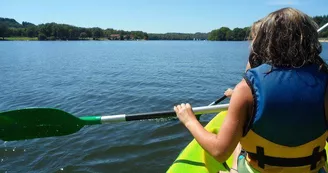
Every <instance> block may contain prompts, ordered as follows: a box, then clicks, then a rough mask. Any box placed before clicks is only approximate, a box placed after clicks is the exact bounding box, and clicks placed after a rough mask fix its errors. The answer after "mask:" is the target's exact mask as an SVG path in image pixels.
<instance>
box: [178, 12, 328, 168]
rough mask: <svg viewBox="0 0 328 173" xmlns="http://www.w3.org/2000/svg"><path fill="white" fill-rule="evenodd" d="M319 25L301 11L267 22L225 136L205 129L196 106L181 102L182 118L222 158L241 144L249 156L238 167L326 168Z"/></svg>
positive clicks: (325, 76)
mask: <svg viewBox="0 0 328 173" xmlns="http://www.w3.org/2000/svg"><path fill="white" fill-rule="evenodd" d="M317 28H318V26H317V24H316V23H315V22H314V21H313V19H312V18H311V17H309V16H308V15H306V14H304V13H302V12H301V11H299V10H296V9H294V8H283V9H280V10H277V11H274V12H272V13H270V14H269V15H268V16H266V17H265V18H263V19H262V20H261V25H260V27H259V29H258V32H257V34H256V37H255V38H254V39H253V41H252V44H251V50H250V56H249V63H250V66H251V68H250V69H248V70H247V71H246V73H245V75H244V78H243V80H242V81H241V82H240V83H239V84H237V85H236V87H235V88H234V91H233V94H232V96H231V100H230V105H229V109H228V112H227V116H226V118H225V120H224V122H223V124H222V126H221V127H220V131H219V132H218V134H213V133H210V132H208V131H206V130H205V129H204V127H203V126H202V125H201V124H200V123H199V122H198V120H197V119H196V117H195V115H194V113H193V111H192V106H191V105H190V104H188V103H187V104H184V103H182V104H180V105H177V106H174V110H175V112H176V114H177V116H178V118H179V120H180V121H181V122H182V123H183V124H184V125H185V126H186V128H187V129H188V130H189V131H190V132H191V134H192V135H193V136H194V138H195V139H196V140H197V142H198V143H199V144H200V145H201V146H202V148H203V149H204V150H206V151H207V152H208V153H209V154H211V155H212V156H213V157H214V158H215V159H216V160H218V161H219V162H221V163H222V162H224V161H226V160H227V159H228V158H229V157H230V155H231V154H232V153H233V151H234V150H235V148H236V146H237V144H238V143H239V142H240V144H241V147H242V148H243V149H244V150H245V151H246V152H247V156H246V158H245V157H244V158H243V159H241V160H239V162H238V168H237V166H236V165H233V167H232V169H231V172H237V170H238V172H241V173H243V172H268V173H273V172H279V173H285V172H286V173H303V172H310V173H312V172H313V173H317V172H326V169H327V166H326V165H325V164H326V159H327V156H326V151H325V149H324V148H325V145H326V139H327V137H328V133H327V117H328V92H326V91H327V81H328V67H327V64H326V63H325V61H324V60H323V59H322V58H321V57H320V56H319V55H320V53H321V51H322V47H321V44H320V42H319V40H318V33H317ZM258 62H260V63H258ZM326 110H327V111H326Z"/></svg>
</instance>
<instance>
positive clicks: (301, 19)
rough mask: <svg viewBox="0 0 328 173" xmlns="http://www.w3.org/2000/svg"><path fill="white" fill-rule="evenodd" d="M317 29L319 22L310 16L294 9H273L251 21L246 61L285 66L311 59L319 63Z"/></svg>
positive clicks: (300, 63)
mask: <svg viewBox="0 0 328 173" xmlns="http://www.w3.org/2000/svg"><path fill="white" fill-rule="evenodd" d="M317 29H318V25H317V24H316V23H315V22H314V20H313V19H312V18H311V17H309V16H308V15H306V14H304V13H302V12H301V11H298V10H296V9H293V8H283V9H280V10H278V11H275V12H272V13H270V14H269V15H268V16H266V17H265V18H263V19H261V20H260V22H256V23H254V24H253V27H252V30H254V31H252V34H254V37H253V41H252V46H251V53H250V59H249V61H250V63H251V64H252V63H253V64H255V66H257V65H260V64H262V63H270V64H272V65H274V66H284V67H301V66H303V65H305V64H311V63H315V64H320V65H322V64H323V63H324V61H323V60H322V59H321V58H320V56H319V54H320V53H321V49H322V48H321V44H320V42H319V40H318V33H317ZM254 62H255V63H254ZM256 62H257V63H256ZM258 62H261V63H259V64H258ZM252 67H254V66H252Z"/></svg>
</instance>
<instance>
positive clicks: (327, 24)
mask: <svg viewBox="0 0 328 173" xmlns="http://www.w3.org/2000/svg"><path fill="white" fill-rule="evenodd" d="M327 26H328V23H326V24H325V25H323V26H322V27H321V28H319V29H318V32H320V31H322V30H323V29H325V28H326V27H327Z"/></svg>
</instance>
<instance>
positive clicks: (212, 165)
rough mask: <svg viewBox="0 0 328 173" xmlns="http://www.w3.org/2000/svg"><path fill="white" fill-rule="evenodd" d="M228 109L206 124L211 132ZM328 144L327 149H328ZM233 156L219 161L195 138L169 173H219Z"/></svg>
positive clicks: (219, 124)
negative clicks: (224, 161)
mask: <svg viewBox="0 0 328 173" xmlns="http://www.w3.org/2000/svg"><path fill="white" fill-rule="evenodd" d="M226 113H227V111H223V112H220V113H219V114H218V115H217V116H215V117H214V118H213V119H212V120H211V121H210V122H209V123H208V124H207V125H206V126H205V129H206V130H207V131H209V132H213V133H217V132H218V131H219V130H220V126H221V124H222V122H223V120H224V118H225V116H226ZM327 146H328V145H326V151H328V147H327ZM232 159H233V158H232V156H230V158H229V159H228V160H227V161H226V163H219V162H217V161H216V160H215V159H214V158H213V157H212V156H210V155H209V154H208V153H207V152H206V151H204V150H203V148H202V147H201V146H200V145H199V144H198V143H197V141H196V140H195V139H194V140H192V141H191V142H190V143H189V144H188V145H187V147H186V148H185V149H183V150H182V152H181V153H180V154H179V156H178V158H177V159H176V160H175V161H174V162H173V164H172V165H171V166H170V168H169V169H168V170H167V173H180V172H181V173H184V172H186V173H218V172H219V171H228V170H229V167H231V164H232Z"/></svg>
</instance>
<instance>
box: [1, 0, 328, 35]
mask: <svg viewBox="0 0 328 173" xmlns="http://www.w3.org/2000/svg"><path fill="white" fill-rule="evenodd" d="M0 6H1V8H0V17H6V18H14V19H16V21H17V22H19V23H21V22H23V21H27V22H31V23H34V24H41V23H50V22H56V23H62V24H70V25H74V26H78V27H100V28H103V29H106V28H113V29H121V30H126V31H144V32H148V33H167V32H181V33H195V32H210V31H211V30H213V29H218V28H220V27H223V26H225V27H229V28H230V29H233V28H236V27H240V28H243V27H247V26H251V25H252V23H253V22H255V21H256V20H259V19H261V18H262V17H265V16H266V15H267V14H269V13H270V12H273V11H275V10H278V9H280V8H283V7H293V8H296V9H298V10H301V11H302V12H304V13H306V14H308V15H309V16H318V15H328V0H94V1H90V0H1V2H0Z"/></svg>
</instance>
